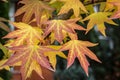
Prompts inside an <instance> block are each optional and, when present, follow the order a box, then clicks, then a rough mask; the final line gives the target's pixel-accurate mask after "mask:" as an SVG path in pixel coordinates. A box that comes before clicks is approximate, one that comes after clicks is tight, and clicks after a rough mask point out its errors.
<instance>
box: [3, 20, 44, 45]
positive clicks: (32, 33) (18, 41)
mask: <svg viewBox="0 0 120 80" xmlns="http://www.w3.org/2000/svg"><path fill="white" fill-rule="evenodd" d="M12 24H13V25H14V26H15V27H16V28H18V29H17V30H15V31H13V32H10V33H9V34H7V35H6V36H5V37H3V38H13V39H15V40H14V42H12V43H11V44H12V46H19V45H23V44H26V43H27V44H37V43H38V42H40V41H41V40H43V37H42V36H41V35H42V33H43V32H42V30H41V29H40V28H38V27H32V26H30V25H28V24H25V23H22V22H19V23H16V22H13V23H12Z"/></svg>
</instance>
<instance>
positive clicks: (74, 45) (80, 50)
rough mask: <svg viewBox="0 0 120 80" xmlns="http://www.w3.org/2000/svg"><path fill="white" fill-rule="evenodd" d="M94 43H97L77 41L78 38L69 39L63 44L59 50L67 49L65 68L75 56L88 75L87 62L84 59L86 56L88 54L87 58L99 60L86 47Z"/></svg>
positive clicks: (71, 62)
mask: <svg viewBox="0 0 120 80" xmlns="http://www.w3.org/2000/svg"><path fill="white" fill-rule="evenodd" d="M95 45H97V44H93V43H91V42H88V41H79V40H71V41H69V42H67V43H65V44H63V46H62V47H61V49H60V51H66V50H69V53H68V58H67V60H68V63H67V68H69V67H70V66H71V65H72V64H73V62H74V60H75V58H76V57H77V58H78V60H79V62H80V64H81V66H82V68H83V69H84V71H85V73H86V74H87V75H88V66H89V63H88V61H87V59H86V56H88V57H89V58H91V59H93V60H95V61H97V62H101V61H100V60H99V59H98V58H97V57H96V55H95V54H94V53H93V52H92V51H90V50H89V49H88V48H87V47H92V46H95ZM85 55H86V56H85Z"/></svg>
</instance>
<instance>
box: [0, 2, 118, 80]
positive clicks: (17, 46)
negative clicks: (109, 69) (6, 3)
mask: <svg viewBox="0 0 120 80" xmlns="http://www.w3.org/2000/svg"><path fill="white" fill-rule="evenodd" d="M103 1H104V0H103ZM57 2H59V4H60V5H61V7H59V6H57V5H55V3H56V4H57ZM96 2H97V1H96V0H95V1H94V0H93V1H89V0H20V1H19V4H22V7H20V8H19V9H18V10H17V11H16V13H15V16H20V15H22V16H23V17H22V20H21V21H19V22H12V21H10V20H4V19H3V18H0V21H2V22H3V21H7V22H8V23H9V24H11V25H13V26H14V27H15V28H16V30H14V31H12V32H9V33H8V34H7V35H6V36H4V37H3V38H9V40H8V41H7V42H6V44H5V46H6V47H7V49H8V50H6V48H5V47H4V46H2V44H1V46H0V48H1V49H2V50H6V51H7V52H6V51H3V52H4V54H9V55H11V56H7V57H9V58H8V59H7V60H6V61H3V60H4V59H3V60H1V61H0V63H2V65H1V66H0V67H1V68H6V67H8V66H18V65H19V66H21V69H20V72H21V74H22V80H26V79H27V78H28V77H30V76H31V74H32V72H33V70H34V71H35V72H36V73H37V74H38V75H39V76H40V77H41V78H43V79H44V75H42V72H43V71H42V69H41V67H45V68H47V69H49V70H51V71H55V70H56V64H57V61H56V55H58V56H60V57H62V58H64V59H67V68H69V67H70V66H71V65H72V64H73V63H74V61H75V59H76V58H77V59H78V60H79V63H80V65H81V67H82V68H83V70H84V71H85V73H86V75H87V76H88V75H89V74H88V66H89V65H90V64H89V62H88V60H87V58H86V56H88V57H89V58H90V59H92V60H95V61H97V62H100V63H101V61H100V60H99V59H98V58H97V57H96V55H95V54H94V53H93V52H92V51H91V50H90V49H89V48H88V47H93V46H96V44H97V43H92V42H89V41H83V40H79V36H78V35H79V34H77V31H80V30H83V31H84V32H86V34H87V33H88V32H89V31H90V30H91V29H92V28H93V27H95V26H97V30H98V31H99V32H100V33H101V35H103V36H107V35H106V33H105V30H106V28H105V24H106V23H107V24H112V25H117V24H116V23H115V22H113V21H112V19H117V18H119V17H120V16H119V14H120V1H119V0H107V1H105V2H104V3H103V2H99V0H98V2H97V3H96ZM91 3H92V4H91ZM98 4H99V5H100V6H101V7H100V8H101V10H100V11H99V12H92V10H93V6H94V5H98ZM103 4H105V5H103ZM88 5H90V6H91V7H92V8H89V6H88ZM103 7H104V8H103ZM88 20H89V21H88ZM79 22H81V23H82V24H83V25H85V24H87V29H85V28H84V27H83V26H82V25H80V24H78V23H79ZM0 26H2V27H0V28H3V29H5V30H6V31H9V29H7V27H6V26H5V25H4V24H3V23H1V22H0ZM64 51H66V52H67V54H68V55H67V57H66V55H65V54H64ZM5 56H6V55H5Z"/></svg>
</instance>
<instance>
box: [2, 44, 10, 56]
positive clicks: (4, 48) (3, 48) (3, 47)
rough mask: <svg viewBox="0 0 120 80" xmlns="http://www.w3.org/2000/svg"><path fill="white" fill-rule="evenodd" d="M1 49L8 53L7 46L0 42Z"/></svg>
mask: <svg viewBox="0 0 120 80" xmlns="http://www.w3.org/2000/svg"><path fill="white" fill-rule="evenodd" d="M0 49H1V50H2V51H3V53H4V54H5V55H7V53H8V49H7V48H6V47H5V46H3V45H2V44H1V43H0Z"/></svg>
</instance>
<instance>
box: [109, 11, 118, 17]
mask: <svg viewBox="0 0 120 80" xmlns="http://www.w3.org/2000/svg"><path fill="white" fill-rule="evenodd" d="M110 18H111V19H117V18H120V10H118V11H116V12H115V13H114V14H113V15H112V16H111V17H110Z"/></svg>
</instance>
